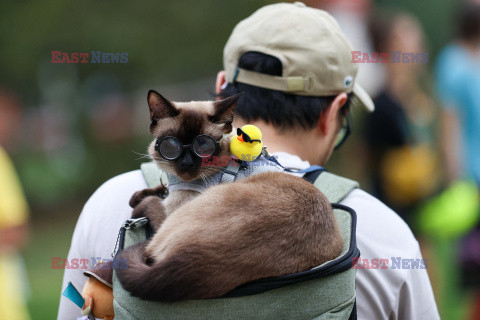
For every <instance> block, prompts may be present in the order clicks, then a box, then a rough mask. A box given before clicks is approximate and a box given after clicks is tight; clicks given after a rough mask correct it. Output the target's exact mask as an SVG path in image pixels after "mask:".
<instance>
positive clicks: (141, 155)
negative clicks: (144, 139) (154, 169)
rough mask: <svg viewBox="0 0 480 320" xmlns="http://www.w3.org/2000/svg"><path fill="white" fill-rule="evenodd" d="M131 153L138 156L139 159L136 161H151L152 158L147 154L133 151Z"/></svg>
mask: <svg viewBox="0 0 480 320" xmlns="http://www.w3.org/2000/svg"><path fill="white" fill-rule="evenodd" d="M131 151H132V152H133V153H135V154H136V155H139V156H140V157H139V158H137V159H136V160H140V159H147V160H152V157H151V156H150V155H149V154H147V153H139V152H136V151H135V150H131Z"/></svg>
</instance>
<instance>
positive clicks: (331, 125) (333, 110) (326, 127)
mask: <svg viewBox="0 0 480 320" xmlns="http://www.w3.org/2000/svg"><path fill="white" fill-rule="evenodd" d="M347 98H348V97H347V94H346V93H344V92H342V93H340V94H339V95H337V96H336V97H335V99H334V100H333V101H332V103H331V105H330V107H328V108H327V109H326V110H325V111H324V112H323V113H322V116H321V117H320V120H319V121H318V129H319V130H320V132H321V133H322V134H323V135H324V136H326V135H328V134H330V131H331V130H335V128H336V127H337V122H338V117H339V115H338V114H339V113H340V108H342V107H343V105H345V103H346V102H347Z"/></svg>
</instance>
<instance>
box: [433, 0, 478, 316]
mask: <svg viewBox="0 0 480 320" xmlns="http://www.w3.org/2000/svg"><path fill="white" fill-rule="evenodd" d="M456 27H457V38H456V40H454V41H453V42H452V43H450V44H448V45H447V46H446V47H445V48H444V49H443V50H442V51H441V52H440V54H439V57H438V60H437V63H436V80H437V92H438V97H439V99H440V102H441V105H442V113H441V122H440V123H441V133H442V134H441V143H442V151H443V158H444V163H445V169H446V174H447V179H448V181H449V183H451V184H453V183H455V181H459V180H463V179H472V180H474V181H475V182H476V184H477V187H478V185H479V183H480V1H478V0H477V1H464V2H463V3H462V5H461V7H460V11H459V14H458V16H457V26H456ZM478 214H480V212H479V213H478ZM478 214H477V217H478ZM459 264H460V267H461V269H462V282H463V284H464V285H465V286H466V287H468V288H476V289H477V290H478V288H479V286H480V226H478V224H477V227H476V228H474V229H473V231H471V232H470V233H469V234H467V235H466V236H465V237H464V238H463V239H462V241H461V244H460V259H459ZM472 319H480V292H478V291H477V294H476V302H475V303H474V310H473V311H472Z"/></svg>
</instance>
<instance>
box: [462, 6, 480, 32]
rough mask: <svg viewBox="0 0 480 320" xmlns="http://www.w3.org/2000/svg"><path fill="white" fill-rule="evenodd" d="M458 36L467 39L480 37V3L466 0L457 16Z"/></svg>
mask: <svg viewBox="0 0 480 320" xmlns="http://www.w3.org/2000/svg"><path fill="white" fill-rule="evenodd" d="M457 20H458V22H457V28H458V36H459V37H460V39H463V40H466V41H472V40H476V41H478V40H479V39H480V4H477V3H473V2H472V1H464V3H463V5H462V6H461V7H460V10H459V13H458V17H457Z"/></svg>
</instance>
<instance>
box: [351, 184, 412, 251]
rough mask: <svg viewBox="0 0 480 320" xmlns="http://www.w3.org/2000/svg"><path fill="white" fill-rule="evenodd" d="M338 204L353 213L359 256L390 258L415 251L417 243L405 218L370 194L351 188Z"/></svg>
mask: <svg viewBox="0 0 480 320" xmlns="http://www.w3.org/2000/svg"><path fill="white" fill-rule="evenodd" d="M342 204H344V205H347V206H349V207H351V208H352V209H353V210H355V212H356V214H357V241H358V246H359V248H360V251H361V252H362V255H364V256H369V257H371V258H391V257H392V256H398V255H401V256H407V255H411V254H413V252H414V251H415V250H417V248H418V242H417V240H416V239H415V237H414V235H413V233H412V231H411V230H410V228H409V227H408V225H407V224H406V223H405V221H403V220H402V218H400V216H398V214H396V213H395V212H394V211H393V210H392V209H390V208H389V207H388V206H386V205H385V204H384V203H383V202H381V201H380V200H378V199H377V198H375V197H374V196H372V195H370V194H369V193H367V192H365V191H363V190H361V189H355V190H353V191H352V192H351V193H350V194H349V195H348V196H347V197H346V198H345V199H344V200H343V201H342ZM383 255H385V256H383Z"/></svg>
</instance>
